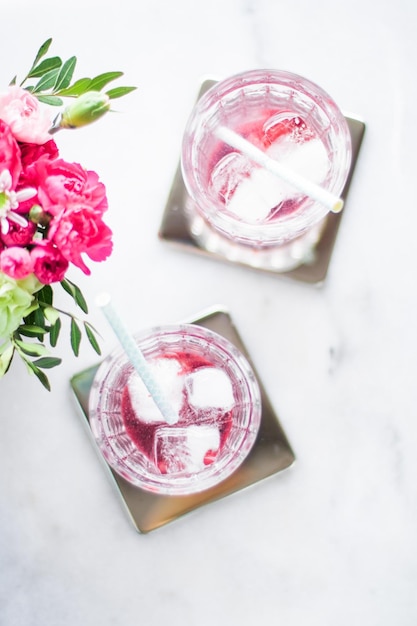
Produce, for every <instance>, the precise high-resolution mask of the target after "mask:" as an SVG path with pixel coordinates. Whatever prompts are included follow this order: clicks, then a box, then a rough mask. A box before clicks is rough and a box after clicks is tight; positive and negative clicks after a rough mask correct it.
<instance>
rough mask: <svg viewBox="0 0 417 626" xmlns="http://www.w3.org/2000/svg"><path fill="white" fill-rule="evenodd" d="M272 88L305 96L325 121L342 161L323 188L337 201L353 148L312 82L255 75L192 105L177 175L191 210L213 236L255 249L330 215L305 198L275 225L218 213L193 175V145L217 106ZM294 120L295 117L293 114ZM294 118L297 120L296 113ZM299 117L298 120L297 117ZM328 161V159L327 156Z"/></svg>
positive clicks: (278, 74)
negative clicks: (235, 95) (228, 99)
mask: <svg viewBox="0 0 417 626" xmlns="http://www.w3.org/2000/svg"><path fill="white" fill-rule="evenodd" d="M257 84H258V85H259V84H262V85H272V86H275V87H283V88H284V87H285V88H290V89H291V90H293V92H297V93H299V94H303V97H305V98H306V99H308V100H310V101H312V102H314V104H315V105H316V107H317V108H318V110H320V112H321V113H320V114H321V115H323V116H324V117H325V118H327V120H328V123H329V128H330V130H333V135H332V137H333V140H335V141H337V142H338V144H337V153H338V155H339V157H340V156H343V159H342V160H341V165H340V167H338V171H337V172H336V173H335V174H334V175H333V176H332V178H331V179H330V180H328V181H327V183H326V185H324V187H325V188H326V189H328V190H329V191H331V192H332V193H334V194H335V195H340V194H341V193H342V191H343V189H344V186H345V184H346V180H347V177H348V174H349V168H350V164H351V159H352V143H351V136H350V131H349V127H348V124H347V121H346V118H345V116H344V115H343V113H342V111H341V110H340V108H339V107H338V105H337V104H336V102H335V101H334V100H333V98H332V97H331V96H330V95H329V94H328V92H327V91H325V90H324V89H323V88H322V87H320V86H319V85H318V84H317V83H315V82H313V81H312V80H310V79H308V78H306V77H304V76H301V75H300V74H296V73H294V72H290V71H287V70H279V69H253V70H248V71H244V72H240V73H237V74H234V75H232V76H229V77H227V78H225V79H223V80H220V81H218V82H217V83H215V84H214V85H213V86H212V87H210V89H208V90H207V91H206V92H205V93H204V94H203V95H202V96H201V98H200V99H199V100H198V101H197V103H196V104H195V106H194V108H193V110H192V112H191V114H190V116H189V118H188V120H187V123H186V127H185V130H184V134H183V140H182V146H181V161H180V165H181V172H182V176H183V180H184V184H185V187H186V189H187V192H188V195H189V196H190V200H191V202H190V204H189V207H190V205H191V208H192V210H195V211H196V212H197V213H198V214H199V215H200V216H201V217H202V218H203V219H204V220H205V221H206V222H207V223H208V224H209V225H210V226H211V227H212V228H213V229H214V230H215V231H218V232H220V233H221V234H223V235H224V236H225V237H226V238H230V239H237V240H238V241H239V240H240V242H241V243H247V244H248V245H251V246H255V247H257V246H258V247H263V246H269V245H274V244H275V243H277V242H280V241H284V240H288V232H289V231H290V232H295V231H297V230H299V231H300V233H299V234H302V232H305V230H307V229H308V228H310V227H312V226H314V225H315V224H317V223H318V222H320V221H321V220H322V219H324V217H325V216H326V215H327V214H328V209H327V208H326V207H324V206H323V205H321V204H319V203H318V202H316V201H314V200H312V199H311V198H305V199H304V201H303V209H302V211H296V212H295V213H293V214H288V215H287V216H285V217H282V218H281V219H279V220H275V221H271V222H267V223H262V224H258V223H249V222H244V221H242V220H241V219H240V218H239V217H237V216H233V215H231V214H227V213H225V212H224V211H222V210H219V208H218V205H216V204H215V202H214V201H213V200H212V199H211V198H209V197H208V194H207V193H206V192H205V190H204V184H203V183H202V182H201V181H200V180H199V179H198V176H197V174H196V171H195V169H196V168H195V165H194V163H195V160H196V158H197V157H196V152H197V148H195V146H194V143H193V139H194V137H195V134H196V132H197V130H199V129H201V128H203V127H204V126H205V125H207V121H208V120H209V116H210V113H211V114H212V115H213V110H214V108H215V106H216V103H217V102H218V101H219V100H221V99H222V98H224V97H227V96H228V95H229V94H231V93H234V92H237V91H239V90H241V89H244V88H248V87H249V86H255V85H257ZM294 112H295V113H296V114H297V111H296V110H295V111H294ZM298 114H300V113H299V112H298ZM300 115H301V114H300ZM328 156H329V158H330V155H328Z"/></svg>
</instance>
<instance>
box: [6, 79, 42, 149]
mask: <svg viewBox="0 0 417 626" xmlns="http://www.w3.org/2000/svg"><path fill="white" fill-rule="evenodd" d="M0 119H1V120H3V121H4V122H6V124H8V125H9V126H10V128H11V131H12V133H13V135H14V137H15V139H17V140H18V141H26V142H28V143H37V144H43V143H45V142H46V141H49V139H51V135H50V134H49V132H48V131H49V129H50V128H51V126H52V122H53V115H52V112H51V110H50V108H49V107H48V106H47V105H43V104H41V103H40V102H39V101H38V100H37V99H36V98H35V97H34V96H32V95H31V94H30V93H29V92H28V91H26V89H22V88H21V87H16V86H12V87H9V88H8V90H7V91H6V92H5V93H2V94H0Z"/></svg>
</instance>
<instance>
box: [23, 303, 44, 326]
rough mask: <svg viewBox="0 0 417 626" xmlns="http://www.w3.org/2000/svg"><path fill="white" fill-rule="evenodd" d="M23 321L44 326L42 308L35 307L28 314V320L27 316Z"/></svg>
mask: <svg viewBox="0 0 417 626" xmlns="http://www.w3.org/2000/svg"><path fill="white" fill-rule="evenodd" d="M25 322H27V323H31V324H33V325H34V326H40V327H41V328H44V326H45V316H44V314H43V311H42V309H41V308H38V309H35V311H33V313H32V314H31V316H30V322H29V319H28V318H25Z"/></svg>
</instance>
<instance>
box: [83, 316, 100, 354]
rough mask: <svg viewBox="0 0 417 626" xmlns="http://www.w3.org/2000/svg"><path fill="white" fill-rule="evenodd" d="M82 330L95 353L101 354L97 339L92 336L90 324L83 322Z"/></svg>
mask: <svg viewBox="0 0 417 626" xmlns="http://www.w3.org/2000/svg"><path fill="white" fill-rule="evenodd" d="M84 328H85V332H86V334H87V338H88V341H89V342H90V344H91V346H92V347H93V349H94V350H95V351H96V352H97V354H101V348H100V346H99V343H98V341H97V338H96V336H95V334H94V332H93V330H92V328H91V326H90V324H88V323H87V322H84Z"/></svg>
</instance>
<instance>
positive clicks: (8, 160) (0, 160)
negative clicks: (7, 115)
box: [0, 115, 22, 189]
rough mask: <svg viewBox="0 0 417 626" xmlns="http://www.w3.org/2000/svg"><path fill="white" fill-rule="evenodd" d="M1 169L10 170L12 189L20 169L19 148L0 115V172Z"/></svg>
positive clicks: (16, 181) (0, 171)
mask: <svg viewBox="0 0 417 626" xmlns="http://www.w3.org/2000/svg"><path fill="white" fill-rule="evenodd" d="M3 170H8V171H9V172H10V176H11V177H12V187H13V189H14V188H15V187H16V185H17V183H18V180H19V176H20V173H21V171H22V163H21V161H20V150H19V146H18V144H17V141H16V139H15V138H14V137H13V133H12V131H11V128H10V126H8V124H6V123H5V122H4V121H3V120H2V119H1V115H0V174H1V173H2V172H3Z"/></svg>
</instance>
